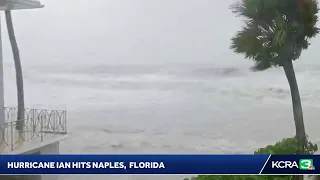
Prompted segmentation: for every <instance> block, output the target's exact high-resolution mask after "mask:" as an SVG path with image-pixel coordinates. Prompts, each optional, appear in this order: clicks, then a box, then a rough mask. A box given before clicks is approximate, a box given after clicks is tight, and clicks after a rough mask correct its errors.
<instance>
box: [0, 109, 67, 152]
mask: <svg viewBox="0 0 320 180" xmlns="http://www.w3.org/2000/svg"><path fill="white" fill-rule="evenodd" d="M66 116H67V113H66V111H64V110H48V109H25V119H24V120H17V108H5V123H4V125H3V126H2V127H0V147H1V146H6V148H7V149H9V150H11V151H12V150H14V149H15V147H16V146H17V145H18V143H20V142H26V141H30V140H35V139H39V141H41V142H42V141H43V140H44V137H45V136H46V135H48V134H67V119H66Z"/></svg>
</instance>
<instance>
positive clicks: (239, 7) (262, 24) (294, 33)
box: [231, 0, 318, 154]
mask: <svg viewBox="0 0 320 180" xmlns="http://www.w3.org/2000/svg"><path fill="white" fill-rule="evenodd" d="M231 9H232V10H233V13H235V14H237V15H238V16H242V17H244V18H245V26H244V27H243V28H242V29H241V30H240V31H238V33H237V35H236V36H235V37H233V38H232V45H231V49H233V50H234V51H235V52H236V53H241V54H244V55H245V58H248V59H252V60H254V61H255V66H254V67H253V69H254V70H259V71H262V70H265V69H268V68H271V67H278V66H280V67H282V68H283V69H284V72H285V75H286V77H287V80H288V82H289V86H290V90H291V97H292V106H293V115H294V122H295V128H296V139H297V142H298V147H297V149H298V150H297V154H304V146H305V143H306V132H305V127H304V122H303V113H302V105H301V100H300V94H299V89H298V84H297V80H296V76H295V71H294V68H293V61H295V60H297V59H298V58H299V57H300V55H301V52H302V50H304V49H307V48H308V46H309V42H308V41H309V39H310V38H312V37H314V36H315V35H316V34H317V33H318V28H317V27H316V23H317V18H318V17H317V12H318V4H317V1H316V0H238V1H237V2H236V3H235V4H233V5H232V6H231Z"/></svg>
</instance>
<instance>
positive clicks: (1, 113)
mask: <svg viewBox="0 0 320 180" xmlns="http://www.w3.org/2000/svg"><path fill="white" fill-rule="evenodd" d="M1 15H2V13H1V14H0V127H3V124H4V122H5V109H4V82H3V81H4V78H3V55H2V36H1V33H2V32H1Z"/></svg>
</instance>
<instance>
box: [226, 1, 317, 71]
mask: <svg viewBox="0 0 320 180" xmlns="http://www.w3.org/2000/svg"><path fill="white" fill-rule="evenodd" d="M231 9H232V11H233V13H235V14H237V15H238V16H242V17H244V18H245V26H244V27H243V28H242V29H241V30H240V31H239V32H238V33H237V35H236V36H235V37H233V38H232V45H231V49H233V50H234V51H235V52H236V53H241V54H244V55H245V57H246V58H250V59H253V60H254V61H255V62H256V66H255V68H256V69H257V70H264V69H268V68H270V67H272V66H281V65H282V64H283V62H284V61H287V60H296V59H298V58H299V57H300V54H301V52H302V50H303V49H306V48H308V45H309V43H308V40H309V39H310V38H312V37H314V36H315V35H316V34H317V33H318V32H319V31H318V28H317V27H316V23H317V20H318V16H317V13H318V3H317V0H238V1H237V2H236V3H235V4H233V5H232V6H231Z"/></svg>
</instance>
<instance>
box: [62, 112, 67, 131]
mask: <svg viewBox="0 0 320 180" xmlns="http://www.w3.org/2000/svg"><path fill="white" fill-rule="evenodd" d="M63 121H64V132H65V133H67V111H64V116H63Z"/></svg>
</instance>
